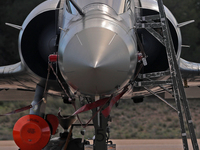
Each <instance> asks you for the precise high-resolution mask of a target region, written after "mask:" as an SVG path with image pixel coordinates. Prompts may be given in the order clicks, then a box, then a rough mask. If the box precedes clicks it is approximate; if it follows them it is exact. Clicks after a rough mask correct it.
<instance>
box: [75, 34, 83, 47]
mask: <svg viewBox="0 0 200 150" xmlns="http://www.w3.org/2000/svg"><path fill="white" fill-rule="evenodd" d="M76 37H77V39H78V41H79V43H80V44H81V45H83V43H82V42H81V40H80V38H79V36H78V35H77V34H76Z"/></svg>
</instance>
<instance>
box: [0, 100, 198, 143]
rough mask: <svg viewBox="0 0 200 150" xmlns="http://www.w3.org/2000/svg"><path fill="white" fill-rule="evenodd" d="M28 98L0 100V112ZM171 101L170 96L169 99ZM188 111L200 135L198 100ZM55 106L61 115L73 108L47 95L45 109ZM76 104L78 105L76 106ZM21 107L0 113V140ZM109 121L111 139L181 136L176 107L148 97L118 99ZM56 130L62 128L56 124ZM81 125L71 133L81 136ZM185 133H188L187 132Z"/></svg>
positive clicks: (5, 136)
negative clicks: (10, 100) (15, 100)
mask: <svg viewBox="0 0 200 150" xmlns="http://www.w3.org/2000/svg"><path fill="white" fill-rule="evenodd" d="M30 103H31V101H30V102H24V101H22V102H0V114H4V113H6V112H9V111H12V110H15V109H17V108H21V107H23V106H26V105H29V104H30ZM170 103H171V104H173V105H175V102H174V100H171V101H170ZM189 105H190V111H191V115H192V118H193V122H194V124H195V131H196V135H197V137H198V138H200V126H198V125H199V124H200V119H199V118H200V102H199V100H189ZM59 107H61V108H62V110H63V111H62V114H63V115H70V114H72V113H73V112H74V109H73V107H72V106H71V105H66V104H63V103H62V100H61V99H57V98H54V97H49V99H48V103H47V107H46V112H47V113H51V114H55V115H56V114H57V112H58V109H59ZM78 107H80V106H78ZM28 113H29V111H25V112H22V113H19V114H14V115H11V116H4V117H0V135H1V136H0V140H10V139H12V128H13V126H14V123H15V122H16V121H17V120H18V119H19V118H20V117H21V116H24V115H26V114H28ZM90 117H91V112H87V113H83V114H81V115H80V118H81V120H82V121H83V123H86V122H87V121H88V120H89V119H90ZM111 117H112V122H109V126H110V130H111V138H112V139H169V138H170V139H173V138H181V136H180V135H181V132H180V125H179V119H178V115H177V113H176V111H174V110H173V109H171V108H170V107H169V106H167V105H166V104H164V103H163V102H161V101H159V100H157V99H155V98H149V99H145V100H144V102H143V103H139V104H134V103H133V102H132V100H121V101H120V104H119V106H118V107H117V108H116V107H113V108H112V110H111ZM59 129H60V131H62V128H61V127H59ZM82 129H83V128H81V127H74V132H73V136H74V137H81V135H80V131H81V130H82ZM93 135H94V130H93V127H87V128H86V138H88V139H91V138H92V136H93ZM188 135H189V134H188Z"/></svg>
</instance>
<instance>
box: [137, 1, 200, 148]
mask: <svg viewBox="0 0 200 150" xmlns="http://www.w3.org/2000/svg"><path fill="white" fill-rule="evenodd" d="M157 2H158V8H159V15H152V16H142V17H139V18H138V20H139V22H144V21H145V22H147V23H137V24H136V28H145V29H146V30H147V31H148V32H149V33H151V34H152V35H153V36H154V37H155V38H156V39H157V40H158V41H159V42H160V43H162V44H163V45H164V46H165V48H166V54H167V59H168V64H169V74H170V76H171V80H167V81H143V82H140V83H137V86H143V87H144V88H145V87H146V86H150V85H158V86H160V87H162V85H166V84H167V85H171V86H172V87H173V96H174V98H175V102H176V106H177V112H178V117H179V121H180V126H181V135H182V141H183V148H184V150H188V149H189V148H188V142H187V136H186V130H185V126H184V120H183V114H182V109H181V104H182V107H183V109H184V112H185V117H186V122H187V125H188V129H189V133H190V137H191V141H192V146H193V149H194V150H199V147H198V143H197V139H196V135H195V131H194V126H193V122H192V119H191V115H190V110H189V106H188V101H187V98H186V95H185V91H184V87H183V83H182V77H181V73H180V70H179V66H178V63H177V59H176V53H175V49H174V45H173V41H172V37H171V33H170V30H169V26H168V21H167V18H166V14H165V10H164V5H163V1H162V0H157ZM158 19H159V20H160V22H154V20H158ZM154 28H162V34H163V35H160V34H159V33H157V32H156V31H155V30H154ZM162 74H163V72H160V73H150V74H144V75H143V76H144V77H145V76H149V77H155V76H159V75H160V76H161V75H162ZM145 89H146V90H147V91H149V92H151V91H150V90H148V88H145ZM151 94H154V95H155V96H158V95H156V93H153V92H152V93H151Z"/></svg>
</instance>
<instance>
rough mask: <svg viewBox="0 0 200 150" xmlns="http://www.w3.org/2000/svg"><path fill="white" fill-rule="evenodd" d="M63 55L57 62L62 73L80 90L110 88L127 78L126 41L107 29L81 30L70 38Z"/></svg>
mask: <svg viewBox="0 0 200 150" xmlns="http://www.w3.org/2000/svg"><path fill="white" fill-rule="evenodd" d="M62 55H63V56H62V57H61V58H62V59H61V60H60V61H59V62H60V63H59V64H60V68H61V73H62V75H63V77H64V78H65V79H66V80H67V82H68V83H69V84H70V85H71V86H72V87H76V88H77V90H78V91H80V92H81V93H83V94H92V95H95V94H105V93H108V92H112V91H113V90H115V88H116V87H117V86H120V85H121V84H122V83H123V82H124V81H125V80H126V79H127V78H128V72H129V69H130V54H129V51H128V49H127V45H126V44H125V43H124V41H123V40H122V39H121V38H120V37H119V36H118V35H117V34H116V33H115V32H112V31H110V30H108V29H103V28H89V29H85V30H82V31H81V32H79V33H77V34H76V35H75V36H74V37H73V38H72V39H71V40H70V41H69V43H68V44H67V46H66V48H65V50H64V51H63V53H62ZM61 65H62V66H61Z"/></svg>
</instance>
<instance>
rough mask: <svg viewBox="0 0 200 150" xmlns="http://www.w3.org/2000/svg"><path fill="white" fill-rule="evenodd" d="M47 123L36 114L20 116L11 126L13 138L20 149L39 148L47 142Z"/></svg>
mask: <svg viewBox="0 0 200 150" xmlns="http://www.w3.org/2000/svg"><path fill="white" fill-rule="evenodd" d="M50 136H51V131H50V128H49V125H48V123H47V122H46V121H45V120H44V119H43V118H41V117H40V116H37V115H26V116H23V117H21V118H20V119H19V120H18V121H17V122H16V123H15V126H14V128H13V138H14V141H15V143H16V144H17V146H18V147H19V148H20V149H21V150H41V149H42V148H44V147H45V146H46V145H47V143H48V142H49V139H50Z"/></svg>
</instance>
